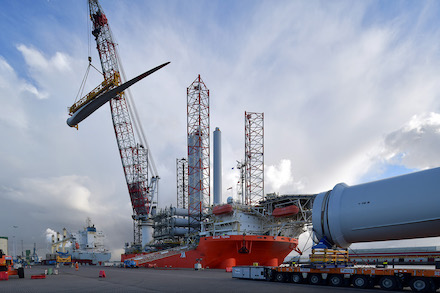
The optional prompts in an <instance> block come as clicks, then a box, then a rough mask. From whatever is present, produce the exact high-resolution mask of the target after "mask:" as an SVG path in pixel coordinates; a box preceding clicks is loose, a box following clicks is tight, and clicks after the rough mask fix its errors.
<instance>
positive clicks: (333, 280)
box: [328, 275, 344, 287]
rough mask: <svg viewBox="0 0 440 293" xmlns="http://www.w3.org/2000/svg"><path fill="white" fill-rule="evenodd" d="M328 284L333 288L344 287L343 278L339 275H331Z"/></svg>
mask: <svg viewBox="0 0 440 293" xmlns="http://www.w3.org/2000/svg"><path fill="white" fill-rule="evenodd" d="M328 283H329V285H330V286H333V287H342V286H343V285H344V278H343V277H342V276H341V275H331V276H330V278H329V279H328Z"/></svg>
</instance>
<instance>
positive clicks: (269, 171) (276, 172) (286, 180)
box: [265, 159, 293, 190]
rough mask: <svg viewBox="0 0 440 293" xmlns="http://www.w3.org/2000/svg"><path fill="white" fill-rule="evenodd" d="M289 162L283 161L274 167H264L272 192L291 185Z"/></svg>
mask: <svg viewBox="0 0 440 293" xmlns="http://www.w3.org/2000/svg"><path fill="white" fill-rule="evenodd" d="M291 164H292V163H291V162H290V160H287V159H283V160H281V161H280V162H279V164H278V165H275V166H266V174H265V176H266V178H267V182H268V184H269V186H271V187H272V188H273V190H280V189H281V188H282V187H284V186H286V185H288V184H291V183H293V177H292V168H291Z"/></svg>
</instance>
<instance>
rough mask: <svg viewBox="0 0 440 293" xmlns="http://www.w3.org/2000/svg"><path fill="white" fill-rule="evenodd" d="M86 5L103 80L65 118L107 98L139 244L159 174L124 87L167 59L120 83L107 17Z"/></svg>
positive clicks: (148, 226)
mask: <svg viewBox="0 0 440 293" xmlns="http://www.w3.org/2000/svg"><path fill="white" fill-rule="evenodd" d="M88 6H89V12H90V20H91V21H92V35H93V36H94V37H95V41H96V45H97V50H98V54H99V58H100V61H101V67H102V74H103V76H104V81H103V83H102V84H100V85H99V86H98V87H97V88H95V89H94V90H93V91H92V92H90V93H89V94H88V95H86V96H85V97H84V98H82V99H81V100H79V101H78V102H77V103H75V104H73V105H72V106H71V107H70V108H69V113H70V115H71V117H70V118H69V119H68V120H67V124H68V125H69V126H72V127H75V126H77V124H78V123H79V122H81V121H82V120H84V119H85V118H87V117H88V116H89V115H90V114H92V113H93V112H94V111H95V110H96V109H98V108H99V107H101V106H102V105H103V104H105V103H107V102H108V101H109V104H110V110H111V114H112V120H113V126H114V131H115V136H116V141H117V144H118V149H119V154H120V156H121V161H122V166H123V170H124V174H125V180H126V182H127V187H128V192H129V194H130V199H131V204H132V208H133V216H132V218H133V221H134V225H133V226H134V243H133V244H134V245H133V246H134V247H137V248H140V247H141V245H142V246H144V245H145V244H146V243H148V242H149V241H150V240H151V239H152V233H151V232H152V220H151V217H152V213H154V211H155V209H156V205H157V199H158V181H159V175H158V173H157V170H156V168H155V165H154V161H153V158H152V156H151V152H150V149H149V146H148V143H147V140H146V138H145V135H144V134H143V131H142V127H141V125H140V121H139V118H138V117H137V112H136V108H135V107H134V104H133V102H131V103H130V102H129V100H128V99H127V97H126V94H125V92H124V90H125V89H126V88H128V87H129V86H131V85H132V84H134V83H136V82H137V81H139V80H141V79H142V78H144V77H146V76H148V75H149V74H151V73H153V72H155V71H157V70H159V69H160V68H162V67H164V66H166V65H168V64H169V62H167V63H164V64H162V65H160V66H158V67H155V68H153V69H151V70H149V71H147V72H145V73H143V74H141V75H139V76H137V77H135V78H133V79H132V80H130V81H128V82H125V83H121V76H122V78H124V79H125V76H124V71H123V70H122V66H121V64H120V59H119V56H118V53H117V48H116V43H115V42H114V41H113V37H112V33H111V30H110V26H109V24H108V20H107V17H106V15H105V14H104V11H103V9H102V8H101V6H100V4H99V2H98V0H89V1H88ZM89 61H90V57H89ZM134 130H136V134H137V136H135V131H134Z"/></svg>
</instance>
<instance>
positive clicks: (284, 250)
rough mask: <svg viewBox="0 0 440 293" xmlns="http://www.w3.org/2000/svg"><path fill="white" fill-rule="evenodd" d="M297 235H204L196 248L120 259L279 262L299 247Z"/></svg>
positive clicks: (170, 263)
mask: <svg viewBox="0 0 440 293" xmlns="http://www.w3.org/2000/svg"><path fill="white" fill-rule="evenodd" d="M297 245H298V239H295V238H289V237H282V236H278V237H274V236H265V235H246V236H243V235H226V236H210V237H201V238H200V241H199V245H198V246H197V247H196V248H195V249H191V250H182V251H171V250H169V251H163V252H154V253H149V254H143V255H125V254H123V255H122V256H121V260H122V261H124V260H126V259H133V260H135V261H136V262H138V265H139V266H147V267H174V268H194V265H195V264H196V263H200V264H201V265H202V267H204V268H213V269H225V268H227V267H233V266H241V265H252V264H253V263H258V264H259V265H262V266H279V265H280V264H281V263H282V262H283V261H284V258H285V257H286V256H287V255H288V254H289V253H290V252H292V250H294V249H296V247H297Z"/></svg>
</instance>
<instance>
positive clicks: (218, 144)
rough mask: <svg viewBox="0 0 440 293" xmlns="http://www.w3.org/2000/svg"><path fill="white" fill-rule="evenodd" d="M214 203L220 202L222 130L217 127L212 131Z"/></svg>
mask: <svg viewBox="0 0 440 293" xmlns="http://www.w3.org/2000/svg"><path fill="white" fill-rule="evenodd" d="M213 173H214V180H213V184H214V188H213V189H214V205H216V204H220V203H221V202H222V132H221V131H220V129H219V128H218V127H216V128H215V131H214V168H213Z"/></svg>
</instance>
